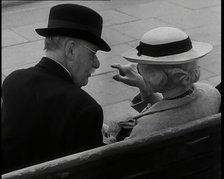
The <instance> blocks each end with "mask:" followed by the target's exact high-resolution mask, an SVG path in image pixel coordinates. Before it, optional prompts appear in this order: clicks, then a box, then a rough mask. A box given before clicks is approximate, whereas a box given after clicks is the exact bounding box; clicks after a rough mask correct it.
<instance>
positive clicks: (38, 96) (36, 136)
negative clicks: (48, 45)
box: [2, 58, 103, 172]
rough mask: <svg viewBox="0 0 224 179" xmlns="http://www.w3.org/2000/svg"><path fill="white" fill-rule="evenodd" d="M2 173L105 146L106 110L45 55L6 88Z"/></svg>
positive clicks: (15, 74)
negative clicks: (103, 134) (103, 139)
mask: <svg viewBox="0 0 224 179" xmlns="http://www.w3.org/2000/svg"><path fill="white" fill-rule="evenodd" d="M2 97H3V105H2V120H3V122H2V152H3V153H2V155H3V159H4V162H3V167H4V170H3V172H7V171H10V170H15V169H18V168H22V167H25V166H29V165H32V164H35V163H39V162H43V161H47V160H51V159H54V158H58V157H61V156H65V155H68V154H72V153H75V152H79V151H83V150H86V149H89V148H93V147H97V146H100V145H102V134H101V127H102V121H103V114H102V108H101V107H100V106H99V105H98V104H97V102H96V101H95V100H94V99H93V98H92V97H90V96H89V95H88V94H87V93H86V92H84V91H83V90H82V89H80V88H79V87H77V86H75V85H74V84H73V83H72V80H71V77H70V76H69V74H68V73H67V72H66V71H65V70H64V69H63V68H62V67H61V66H60V65H58V64H57V63H56V62H54V61H52V60H51V59H48V58H43V59H42V60H41V62H40V63H39V64H38V65H37V66H35V67H32V68H29V69H25V70H18V71H16V72H13V73H12V74H11V75H9V76H8V77H7V78H6V79H5V81H4V83H3V86H2Z"/></svg>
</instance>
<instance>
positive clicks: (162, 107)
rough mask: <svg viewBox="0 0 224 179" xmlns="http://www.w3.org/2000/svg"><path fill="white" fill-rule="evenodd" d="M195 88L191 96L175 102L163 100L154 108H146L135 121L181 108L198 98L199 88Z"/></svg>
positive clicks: (153, 106)
mask: <svg viewBox="0 0 224 179" xmlns="http://www.w3.org/2000/svg"><path fill="white" fill-rule="evenodd" d="M193 88H194V91H193V92H192V93H191V94H189V95H187V96H185V97H183V98H178V99H174V100H161V101H159V102H157V103H155V104H154V105H152V106H148V107H146V108H145V109H144V110H143V112H141V113H140V114H139V115H137V116H135V117H134V119H138V118H140V117H142V116H145V115H149V114H153V113H157V112H162V111H166V110H169V109H174V108H179V107H180V106H183V105H186V104H188V103H190V102H191V101H193V100H195V99H196V98H197V96H198V91H197V88H196V87H195V86H193Z"/></svg>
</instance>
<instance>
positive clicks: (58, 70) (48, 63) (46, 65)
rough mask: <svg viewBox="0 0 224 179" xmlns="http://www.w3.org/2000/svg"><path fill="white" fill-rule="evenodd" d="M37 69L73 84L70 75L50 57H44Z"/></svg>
mask: <svg viewBox="0 0 224 179" xmlns="http://www.w3.org/2000/svg"><path fill="white" fill-rule="evenodd" d="M36 67H39V68H43V69H45V70H47V71H48V72H50V73H53V74H54V75H57V76H59V77H62V78H64V79H65V80H69V81H71V82H72V78H71V76H70V74H69V73H68V72H67V71H66V70H65V69H64V68H63V67H62V66H61V65H59V64H58V63H57V62H55V61H54V60H52V59H50V58H48V57H43V58H42V59H41V61H40V62H39V63H38V64H37V65H36Z"/></svg>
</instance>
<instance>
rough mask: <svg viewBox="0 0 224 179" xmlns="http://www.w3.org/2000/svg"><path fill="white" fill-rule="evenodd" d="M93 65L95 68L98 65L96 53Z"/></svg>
mask: <svg viewBox="0 0 224 179" xmlns="http://www.w3.org/2000/svg"><path fill="white" fill-rule="evenodd" d="M93 67H94V68H96V69H97V68H99V67H100V61H99V59H98V58H97V56H96V55H95V57H94V60H93Z"/></svg>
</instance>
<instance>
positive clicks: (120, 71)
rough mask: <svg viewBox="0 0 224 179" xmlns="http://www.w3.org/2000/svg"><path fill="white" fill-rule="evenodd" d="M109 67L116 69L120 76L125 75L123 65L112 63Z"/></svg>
mask: <svg viewBox="0 0 224 179" xmlns="http://www.w3.org/2000/svg"><path fill="white" fill-rule="evenodd" d="M111 67H112V68H116V69H118V70H119V73H120V75H121V76H125V73H124V69H123V66H122V65H121V64H119V63H114V64H112V65H111Z"/></svg>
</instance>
